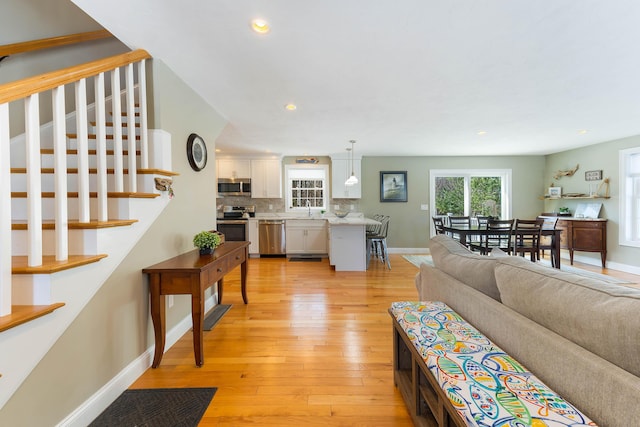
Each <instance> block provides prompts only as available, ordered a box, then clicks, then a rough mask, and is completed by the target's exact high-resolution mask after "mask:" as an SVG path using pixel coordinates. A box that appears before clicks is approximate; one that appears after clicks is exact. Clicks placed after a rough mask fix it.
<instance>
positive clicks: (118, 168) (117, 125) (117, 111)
mask: <svg viewBox="0 0 640 427" xmlns="http://www.w3.org/2000/svg"><path fill="white" fill-rule="evenodd" d="M111 103H112V105H111V115H112V122H113V169H114V172H113V173H114V179H115V186H114V191H116V192H123V191H124V176H123V174H124V172H123V169H124V166H123V156H122V100H121V99H120V68H116V69H115V70H113V71H111Z"/></svg>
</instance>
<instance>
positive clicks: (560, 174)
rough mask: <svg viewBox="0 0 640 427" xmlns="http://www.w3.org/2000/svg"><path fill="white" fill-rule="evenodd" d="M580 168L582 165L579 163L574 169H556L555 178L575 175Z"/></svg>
mask: <svg viewBox="0 0 640 427" xmlns="http://www.w3.org/2000/svg"><path fill="white" fill-rule="evenodd" d="M579 168H580V165H579V164H577V165H576V167H575V168H573V169H567V170H559V171H556V173H555V175H553V179H560V178H562V177H563V176H573V174H574V173H576V171H577V170H578V169H579Z"/></svg>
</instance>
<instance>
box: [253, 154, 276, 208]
mask: <svg viewBox="0 0 640 427" xmlns="http://www.w3.org/2000/svg"><path fill="white" fill-rule="evenodd" d="M251 197H253V198H256V199H281V198H282V162H281V161H280V159H254V160H251Z"/></svg>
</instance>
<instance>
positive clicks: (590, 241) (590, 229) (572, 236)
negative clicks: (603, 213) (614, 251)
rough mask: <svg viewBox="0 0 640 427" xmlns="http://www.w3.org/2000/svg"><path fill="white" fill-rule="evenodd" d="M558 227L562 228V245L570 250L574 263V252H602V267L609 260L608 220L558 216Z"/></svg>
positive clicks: (571, 260)
mask: <svg viewBox="0 0 640 427" xmlns="http://www.w3.org/2000/svg"><path fill="white" fill-rule="evenodd" d="M556 228H559V229H561V230H562V235H561V237H560V247H561V248H562V249H568V250H569V260H570V262H571V265H573V252H574V251H584V252H600V261H601V262H602V268H605V263H606V261H607V220H606V219H603V218H573V217H569V218H563V217H560V218H558V222H557V224H556Z"/></svg>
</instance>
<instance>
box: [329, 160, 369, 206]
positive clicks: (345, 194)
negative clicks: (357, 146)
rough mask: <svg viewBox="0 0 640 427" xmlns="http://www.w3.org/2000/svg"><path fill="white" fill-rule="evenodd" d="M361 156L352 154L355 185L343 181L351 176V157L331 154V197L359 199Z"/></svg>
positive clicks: (360, 189) (360, 195) (360, 193)
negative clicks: (356, 181)
mask: <svg viewBox="0 0 640 427" xmlns="http://www.w3.org/2000/svg"><path fill="white" fill-rule="evenodd" d="M361 160H362V157H360V156H354V158H353V171H354V173H355V174H356V177H357V178H358V183H357V184H356V185H352V186H347V185H344V182H345V181H346V180H347V179H348V178H349V177H350V176H351V159H349V158H348V157H345V156H344V155H333V156H331V197H332V198H334V199H359V198H361V197H362V170H361V163H362V162H361Z"/></svg>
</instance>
